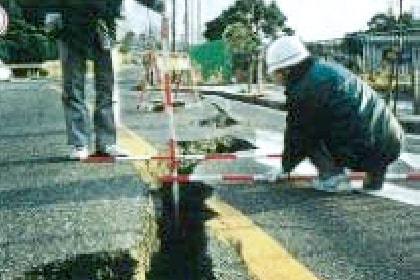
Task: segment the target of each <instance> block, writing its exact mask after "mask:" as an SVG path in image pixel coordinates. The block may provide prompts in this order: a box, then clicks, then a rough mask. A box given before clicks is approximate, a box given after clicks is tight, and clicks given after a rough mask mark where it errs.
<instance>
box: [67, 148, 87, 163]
mask: <svg viewBox="0 0 420 280" xmlns="http://www.w3.org/2000/svg"><path fill="white" fill-rule="evenodd" d="M88 156H89V150H88V148H87V147H86V146H73V147H72V148H71V151H70V154H69V158H70V159H73V160H84V159H87V158H88Z"/></svg>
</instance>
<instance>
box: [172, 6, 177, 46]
mask: <svg viewBox="0 0 420 280" xmlns="http://www.w3.org/2000/svg"><path fill="white" fill-rule="evenodd" d="M175 9H176V0H172V52H175V50H176V46H175V41H176V40H175V36H176V29H175V25H176V20H175V17H176V12H175Z"/></svg>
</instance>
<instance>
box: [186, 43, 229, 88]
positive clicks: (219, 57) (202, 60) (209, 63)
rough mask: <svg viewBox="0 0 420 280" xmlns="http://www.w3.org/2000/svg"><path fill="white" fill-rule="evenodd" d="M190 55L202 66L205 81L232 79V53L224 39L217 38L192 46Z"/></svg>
mask: <svg viewBox="0 0 420 280" xmlns="http://www.w3.org/2000/svg"><path fill="white" fill-rule="evenodd" d="M189 55H190V57H191V59H192V60H193V62H194V63H195V64H197V65H199V67H200V68H201V75H202V78H203V80H204V81H212V80H213V81H220V82H227V81H230V79H231V77H232V53H231V52H230V51H229V48H228V46H227V44H226V43H225V42H224V41H222V40H217V41H211V42H207V43H204V44H201V45H196V46H192V47H191V48H190V51H189ZM221 79H222V80H221Z"/></svg>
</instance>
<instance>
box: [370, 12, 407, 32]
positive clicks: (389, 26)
mask: <svg viewBox="0 0 420 280" xmlns="http://www.w3.org/2000/svg"><path fill="white" fill-rule="evenodd" d="M398 23H400V24H401V25H402V26H403V27H404V28H407V27H411V26H413V24H414V21H413V16H412V15H411V14H410V13H403V14H402V15H401V18H400V19H399V20H397V19H396V18H395V17H394V16H392V15H387V14H384V13H378V14H375V15H374V16H373V17H372V18H371V19H370V20H369V22H368V28H369V29H368V30H369V31H374V32H389V31H392V30H397V29H398Z"/></svg>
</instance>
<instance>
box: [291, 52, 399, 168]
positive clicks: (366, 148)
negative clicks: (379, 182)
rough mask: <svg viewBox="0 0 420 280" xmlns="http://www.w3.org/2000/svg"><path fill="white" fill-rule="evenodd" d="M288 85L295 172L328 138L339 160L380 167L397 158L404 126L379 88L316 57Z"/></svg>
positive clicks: (354, 165) (350, 165) (345, 164)
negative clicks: (312, 151)
mask: <svg viewBox="0 0 420 280" xmlns="http://www.w3.org/2000/svg"><path fill="white" fill-rule="evenodd" d="M291 78H292V79H291V80H290V81H289V83H288V84H287V85H286V88H287V92H286V95H287V107H288V115H287V128H286V133H285V150H284V157H283V168H284V171H285V172H290V171H291V170H292V169H293V168H294V167H295V166H296V165H297V164H298V163H299V162H300V161H301V160H302V159H303V158H305V157H307V156H309V155H310V154H311V149H316V148H318V147H319V143H320V141H322V142H323V143H325V145H326V147H327V149H328V150H329V152H330V154H331V156H332V157H333V159H334V161H335V163H336V164H338V165H340V166H343V167H348V168H351V169H355V170H359V171H377V170H381V169H384V168H386V166H387V165H388V164H389V163H390V162H392V161H394V160H395V159H396V158H397V157H398V155H399V153H400V149H401V141H402V136H403V131H402V128H401V126H400V125H399V123H398V121H397V120H396V118H395V117H394V115H393V114H392V112H391V111H390V109H389V108H388V107H387V106H386V104H385V103H384V102H383V100H382V99H381V98H380V97H379V96H378V94H377V93H376V92H375V91H374V90H373V89H372V88H371V87H370V86H369V85H368V84H367V83H366V82H364V81H362V80H361V79H360V78H359V77H358V76H357V75H355V74H353V73H352V72H350V71H349V70H347V69H345V68H344V67H342V66H340V65H339V64H336V63H333V62H325V61H321V60H319V59H310V60H309V61H308V62H306V66H305V68H304V70H303V71H302V72H301V74H300V75H297V76H292V77H291Z"/></svg>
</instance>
